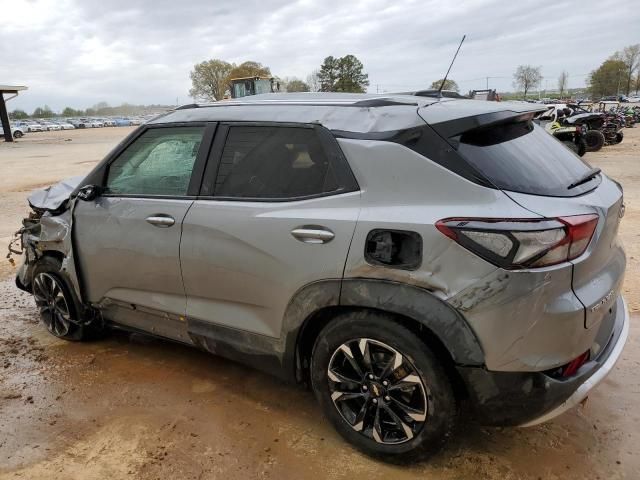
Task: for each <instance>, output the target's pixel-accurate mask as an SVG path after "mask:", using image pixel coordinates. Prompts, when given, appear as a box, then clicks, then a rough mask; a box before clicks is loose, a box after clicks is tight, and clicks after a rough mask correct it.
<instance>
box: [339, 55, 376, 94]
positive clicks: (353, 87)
mask: <svg viewBox="0 0 640 480" xmlns="http://www.w3.org/2000/svg"><path fill="white" fill-rule="evenodd" d="M363 69H364V65H363V64H362V62H361V61H360V60H358V58H357V57H355V56H354V55H345V56H344V57H342V58H341V59H339V60H338V81H337V82H336V85H335V91H336V92H351V93H364V92H366V90H367V87H368V86H369V75H368V74H366V73H364V72H363V71H362V70H363Z"/></svg>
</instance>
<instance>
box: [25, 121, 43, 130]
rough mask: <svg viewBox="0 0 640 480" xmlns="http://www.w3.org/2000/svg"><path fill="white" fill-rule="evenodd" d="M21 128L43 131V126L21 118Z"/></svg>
mask: <svg viewBox="0 0 640 480" xmlns="http://www.w3.org/2000/svg"><path fill="white" fill-rule="evenodd" d="M20 125H21V127H22V128H23V129H25V130H26V131H27V132H42V131H44V127H43V126H42V125H40V124H39V123H37V122H34V121H33V120H23V121H22V123H21V124H20Z"/></svg>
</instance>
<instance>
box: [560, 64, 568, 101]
mask: <svg viewBox="0 0 640 480" xmlns="http://www.w3.org/2000/svg"><path fill="white" fill-rule="evenodd" d="M568 82H569V74H568V73H567V72H565V71H564V70H563V71H562V73H561V74H560V76H559V77H558V90H559V91H560V98H562V97H563V95H564V91H565V90H566V89H567V83H568Z"/></svg>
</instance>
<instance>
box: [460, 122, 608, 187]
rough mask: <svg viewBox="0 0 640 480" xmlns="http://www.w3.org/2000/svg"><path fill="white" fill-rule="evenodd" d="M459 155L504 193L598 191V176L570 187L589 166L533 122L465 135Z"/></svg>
mask: <svg viewBox="0 0 640 480" xmlns="http://www.w3.org/2000/svg"><path fill="white" fill-rule="evenodd" d="M458 153H459V154H460V155H461V156H462V157H463V158H464V159H465V160H466V161H467V162H468V163H469V164H471V165H472V166H473V167H474V168H475V169H476V170H477V171H478V172H480V173H481V174H483V175H484V176H485V177H487V178H488V179H489V180H490V181H491V182H492V183H493V184H494V185H495V186H496V187H498V188H500V189H502V190H510V191H514V192H521V193H528V194H534V195H547V196H561V197H564V196H575V195H580V194H581V193H584V192H586V191H590V190H592V189H593V188H595V187H596V186H597V185H598V184H599V182H600V177H599V176H596V177H594V178H593V179H592V180H590V181H588V182H586V183H585V184H583V185H580V186H577V187H575V188H572V189H568V186H569V185H571V184H572V183H573V182H575V181H576V180H578V179H579V178H580V177H582V176H583V175H585V174H586V173H587V172H588V171H589V170H590V167H589V166H588V165H587V164H586V163H584V162H583V161H582V160H581V159H580V157H578V156H576V155H575V154H574V153H573V152H571V151H570V150H569V149H568V148H567V147H565V146H564V145H563V144H562V143H561V142H559V141H558V140H557V139H555V138H554V137H553V136H551V135H550V134H548V133H547V132H545V131H544V130H543V129H542V128H541V127H539V126H538V125H535V124H534V123H532V122H516V123H507V124H502V125H497V126H492V127H489V128H480V129H477V130H472V131H470V132H465V133H463V134H462V136H461V138H460V143H459V146H458Z"/></svg>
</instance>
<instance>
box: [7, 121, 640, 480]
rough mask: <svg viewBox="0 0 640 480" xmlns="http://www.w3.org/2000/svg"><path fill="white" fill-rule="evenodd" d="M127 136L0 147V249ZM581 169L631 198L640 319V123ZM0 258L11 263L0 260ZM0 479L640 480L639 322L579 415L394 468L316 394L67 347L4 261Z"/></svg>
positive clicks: (477, 435)
mask: <svg viewBox="0 0 640 480" xmlns="http://www.w3.org/2000/svg"><path fill="white" fill-rule="evenodd" d="M129 131H130V129H127V128H104V129H95V130H88V131H70V132H52V133H42V134H37V133H36V134H30V135H27V136H25V138H24V139H21V140H20V141H18V142H16V143H15V144H14V145H9V144H4V143H2V142H0V169H1V170H0V171H1V172H2V175H0V205H1V207H2V208H0V244H5V243H6V241H8V239H9V238H10V236H11V233H12V232H13V231H14V230H15V229H16V227H17V226H18V225H19V222H20V219H21V217H22V215H23V214H24V213H26V211H27V209H26V208H25V207H26V203H25V197H26V195H27V194H28V192H29V191H30V190H31V189H33V188H35V187H38V186H41V185H47V184H49V183H51V182H54V181H57V180H59V179H62V178H65V177H68V176H71V175H76V174H81V173H84V172H86V171H87V170H88V169H89V168H90V167H91V166H92V165H93V164H95V163H96V162H97V161H98V160H99V159H100V158H102V156H103V155H104V154H105V153H106V152H107V151H108V150H109V149H110V148H111V147H113V146H114V145H115V144H116V143H117V142H118V141H119V140H120V139H122V138H123V137H124V136H125V135H126V134H127V133H128V132H129ZM625 135H626V139H625V141H624V142H623V143H622V144H621V145H619V146H614V147H606V148H605V149H604V150H603V151H601V152H599V153H592V154H587V156H586V160H587V161H589V162H590V163H592V164H593V165H595V166H599V167H601V168H602V169H603V170H604V171H605V172H607V173H608V174H609V175H611V176H612V177H614V178H616V179H617V180H619V181H620V182H621V183H622V184H623V185H624V188H625V196H626V203H627V213H626V216H625V218H624V220H623V223H622V227H621V235H622V237H623V239H624V242H625V245H626V247H627V254H628V257H629V263H628V272H627V277H626V280H625V287H624V290H625V295H626V297H627V301H628V303H629V306H630V309H631V310H632V312H638V311H639V310H640V287H639V286H638V280H639V277H640V242H639V240H640V128H635V129H627V130H625ZM2 257H4V255H2ZM0 265H1V266H0V478H1V479H14V478H23V479H45V478H46V479H61V480H62V479H65V480H66V479H76V478H77V479H83V480H90V479H104V478H110V479H112V480H115V479H120V478H136V479H138V478H140V479H156V478H157V479H164V478H176V479H178V478H180V479H213V478H224V479H225V480H234V479H248V478H274V479H304V478H330V479H341V478H345V479H347V478H348V479H352V478H369V479H371V480H374V479H378V478H380V479H385V480H389V479H394V480H395V479H400V480H401V479H408V478H423V479H466V478H473V479H478V478H483V479H484V478H490V479H573V478H576V479H578V478H579V479H598V478H600V479H618V478H628V479H637V478H640V455H639V454H640V408H638V407H639V406H640V373H638V372H639V371H640V368H639V367H640V341H639V340H638V338H639V334H640V326H639V325H638V318H639V317H640V316H639V315H638V314H637V313H634V314H633V319H632V320H633V321H632V327H631V334H630V339H629V342H628V344H627V347H626V349H625V351H624V353H623V356H622V359H621V360H620V362H619V363H618V366H617V367H616V369H615V371H614V372H613V373H612V374H611V375H610V376H609V378H608V379H607V380H606V381H605V382H604V383H603V384H602V385H601V386H600V387H599V388H598V389H597V391H596V392H595V393H594V394H593V395H592V396H591V397H590V399H589V401H588V402H587V404H586V406H585V408H583V409H577V410H574V411H571V412H568V413H566V414H565V415H563V416H561V417H560V418H558V419H556V420H554V421H552V422H550V423H548V424H546V425H542V426H538V427H533V428H529V429H498V428H483V427H480V426H477V425H474V424H473V423H470V422H468V421H465V422H464V425H463V426H462V428H461V429H460V432H459V434H458V436H457V438H456V439H455V440H454V441H452V442H451V444H450V445H449V447H448V448H447V449H446V450H445V451H443V452H442V453H440V454H439V455H438V456H436V457H435V458H434V459H433V460H432V461H431V462H429V463H425V464H419V465H414V466H411V467H398V466H389V465H385V464H382V463H379V462H376V461H373V460H371V459H368V458H366V457H364V456H363V455H361V454H359V453H358V452H356V451H354V450H353V449H352V448H351V447H350V446H349V445H348V444H346V443H345V442H344V441H343V440H342V439H341V438H340V437H338V435H337V434H336V433H335V432H334V431H333V429H332V428H331V427H330V426H329V425H328V424H327V422H326V421H324V420H323V418H322V415H321V413H320V410H319V408H318V407H317V406H316V404H315V402H314V399H313V396H312V394H311V393H310V392H308V391H306V390H304V389H302V388H300V387H295V386H291V385H285V384H282V383H280V382H278V381H277V380H275V379H274V378H271V377H268V376H266V375H263V374H261V373H258V372H256V371H253V370H251V369H248V368H245V367H242V366H240V365H237V364H234V363H232V362H229V361H226V360H223V359H220V358H217V357H214V356H211V355H207V354H205V353H202V352H199V351H196V350H194V349H189V348H186V347H182V346H180V345H176V344H173V343H169V342H163V341H160V340H155V339H149V338H147V337H143V336H140V335H129V334H123V333H117V334H113V335H111V336H110V337H108V338H107V339H104V340H101V341H96V342H93V343H68V342H63V341H59V340H57V339H55V338H54V337H52V336H50V335H48V334H47V333H46V331H45V329H44V328H43V327H42V326H41V325H39V324H38V319H37V316H36V312H35V309H34V306H33V301H32V299H31V298H30V297H29V296H28V295H25V294H22V293H19V292H18V291H17V290H16V289H15V288H14V287H13V284H12V281H11V275H12V274H13V271H14V270H13V267H12V266H11V265H9V263H7V262H5V261H4V260H3V261H2V264H0Z"/></svg>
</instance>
